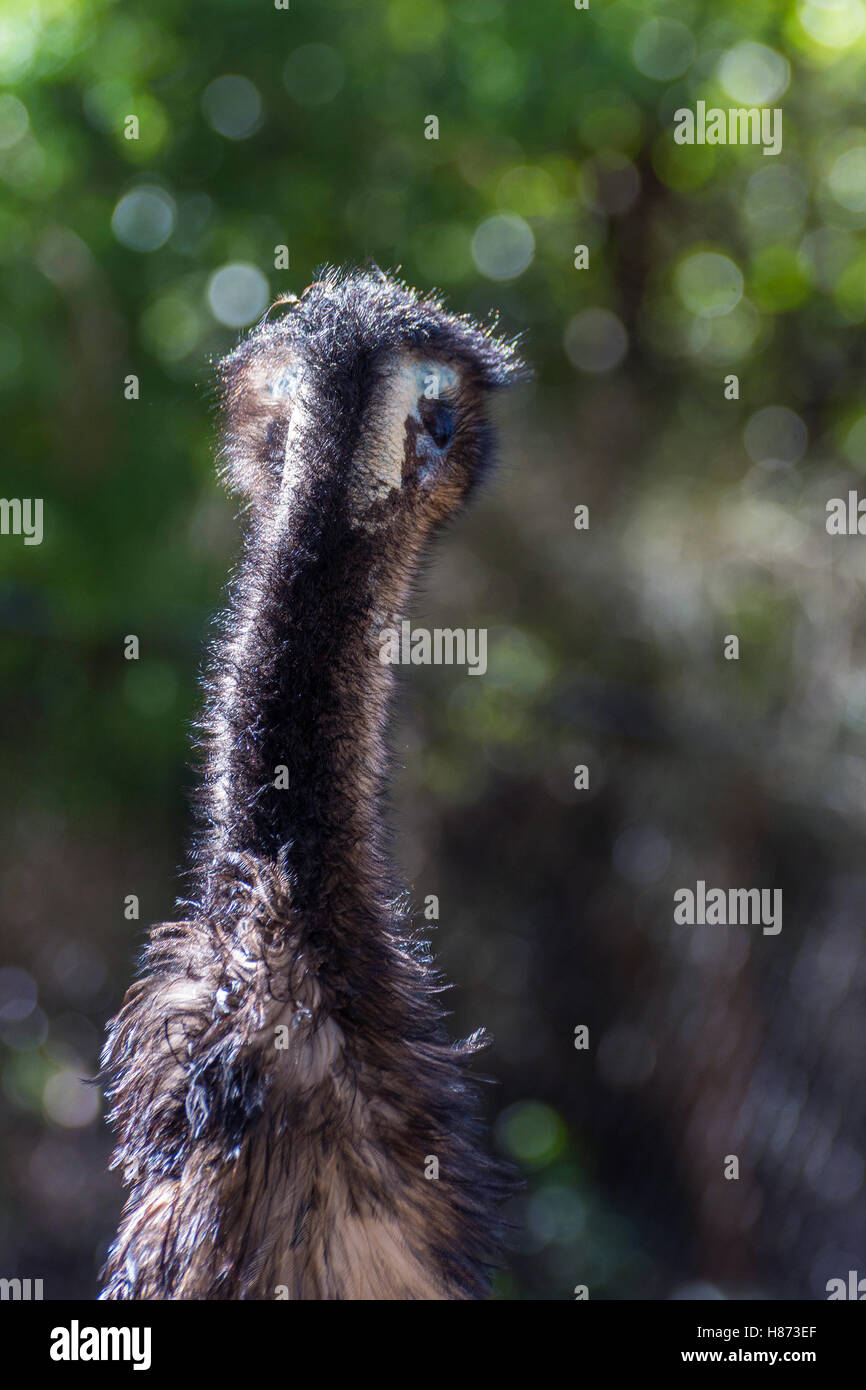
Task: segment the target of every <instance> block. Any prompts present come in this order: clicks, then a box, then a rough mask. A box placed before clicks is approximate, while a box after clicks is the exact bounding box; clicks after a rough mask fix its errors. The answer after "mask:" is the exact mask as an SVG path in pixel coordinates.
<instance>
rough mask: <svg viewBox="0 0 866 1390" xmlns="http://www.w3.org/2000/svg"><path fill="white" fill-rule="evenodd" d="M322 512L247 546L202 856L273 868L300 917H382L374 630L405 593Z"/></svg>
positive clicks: (380, 695) (216, 706) (231, 628)
mask: <svg viewBox="0 0 866 1390" xmlns="http://www.w3.org/2000/svg"><path fill="white" fill-rule="evenodd" d="M320 512H321V508H320V507H317V508H311V509H310V512H309V513H308V515H307V516H306V518H305V517H304V515H303V513H302V514H301V516H300V517H298V516H295V517H294V519H293V521H292V522H291V524H286V523H283V522H281V521H280V517H279V514H278V515H277V516H275V517H270V518H265V519H264V520H262V521H260V522H258V523H257V527H256V530H255V531H254V533H253V534H252V535H251V537H250V539H249V541H248V549H247V555H246V558H245V561H244V564H243V567H242V571H241V575H240V579H239V583H238V586H237V590H236V594H235V599H234V604H233V608H232V611H231V613H230V614H229V620H228V625H227V633H228V634H229V641H228V643H227V645H226V648H225V650H224V652H223V654H222V657H221V659H220V660H219V661H218V671H219V674H218V677H217V680H216V683H215V687H214V696H213V698H212V706H211V718H210V727H211V733H212V739H213V742H212V752H211V760H210V769H209V777H208V783H209V796H208V821H209V824H208V829H207V841H208V842H207V845H206V847H205V848H206V850H207V851H209V853H208V854H207V858H209V859H210V858H212V857H213V856H216V857H217V858H219V856H220V855H221V854H222V853H224V852H226V851H250V852H252V853H254V854H255V855H257V856H259V857H261V858H263V859H268V860H277V859H279V860H280V861H281V863H282V865H283V866H284V868H285V870H286V872H287V873H288V876H289V879H290V882H291V885H292V902H293V909H294V910H295V911H297V912H301V913H314V914H319V913H327V914H328V915H329V916H333V915H334V914H337V913H340V912H345V911H347V910H354V911H358V910H359V909H361V910H365V912H373V913H375V914H376V915H378V913H379V911H380V910H381V907H382V905H383V903H384V900H385V898H386V897H387V896H388V894H389V892H390V884H389V883H387V882H386V881H385V879H386V875H385V873H384V872H383V871H382V866H383V865H384V858H383V855H382V851H381V845H380V838H381V832H380V828H379V827H380V816H379V806H380V801H381V795H382V790H383V777H384V748H383V731H384V726H385V722H386V717H387V710H388V703H389V693H390V689H391V685H392V679H391V675H390V671H389V670H388V668H387V667H385V666H383V665H382V664H381V662H380V661H379V640H378V633H379V630H380V628H381V627H382V626H383V617H382V615H383V611H385V609H386V608H387V609H388V610H389V611H390V610H393V608H394V607H399V608H402V603H403V601H404V599H405V590H406V587H407V584H406V582H405V580H402V581H401V576H400V575H399V574H395V573H393V572H388V571H387V570H386V568H385V566H384V565H383V563H382V561H381V559H380V558H379V557H378V556H377V554H376V551H375V548H374V545H375V543H374V539H373V538H372V537H370V536H368V535H366V534H365V533H363V532H360V533H359V532H357V531H353V530H351V529H350V528H349V527H348V525H340V524H335V523H333V522H330V523H324V522H323V523H319V522H318V521H317V519H316V518H317V515H318V514H320Z"/></svg>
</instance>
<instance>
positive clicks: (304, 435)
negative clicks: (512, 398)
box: [220, 270, 522, 552]
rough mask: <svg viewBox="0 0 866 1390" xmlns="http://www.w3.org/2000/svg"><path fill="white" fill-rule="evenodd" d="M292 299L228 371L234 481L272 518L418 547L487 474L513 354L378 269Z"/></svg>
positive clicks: (228, 447) (228, 456)
mask: <svg viewBox="0 0 866 1390" xmlns="http://www.w3.org/2000/svg"><path fill="white" fill-rule="evenodd" d="M282 303H283V304H286V305H288V307H287V310H286V312H285V313H284V314H283V315H282V316H281V317H279V318H277V319H275V320H274V321H268V318H269V316H266V320H265V321H264V322H263V323H262V324H261V325H260V326H259V327H258V328H257V329H256V330H255V332H253V333H252V334H251V335H250V336H249V337H248V338H247V339H246V341H245V342H243V343H242V344H241V345H240V347H238V348H237V349H236V351H235V352H234V353H232V354H231V356H229V357H228V358H227V359H226V360H225V362H224V363H223V364H222V366H221V368H220V376H221V385H222V394H223V401H224V407H225V416H226V430H225V443H224V454H223V458H224V473H225V475H226V477H227V479H228V482H229V484H230V485H231V486H233V487H234V488H236V489H237V490H239V491H240V492H242V493H243V494H244V495H245V496H246V497H247V498H248V499H249V500H250V502H251V504H252V507H253V509H254V510H257V511H259V512H261V513H263V514H264V515H266V516H270V517H273V516H275V515H279V514H282V515H285V516H286V517H287V518H290V517H291V515H292V514H298V513H300V514H305V515H308V516H309V515H311V514H318V515H319V516H320V517H322V518H327V521H328V525H329V526H330V528H331V532H332V534H333V535H334V536H335V537H336V535H337V532H338V531H342V532H343V534H344V535H345V536H347V537H348V536H349V535H354V536H355V537H357V538H358V539H359V540H360V539H361V538H363V537H367V538H370V539H371V540H372V541H373V544H374V545H376V546H377V547H378V548H380V549H381V548H384V547H386V546H388V545H390V544H392V543H393V544H395V545H398V544H405V545H407V546H408V547H409V548H410V549H411V550H413V551H415V552H417V550H418V548H419V546H420V544H421V542H423V540H424V539H425V537H426V536H427V535H429V534H430V533H431V532H432V531H433V530H434V529H435V528H436V527H437V526H438V525H439V524H441V523H442V522H444V521H445V520H447V518H448V517H450V516H451V515H452V514H453V513H454V512H455V511H457V509H458V508H459V507H460V506H461V504H462V503H463V501H464V500H465V498H466V497H467V496H468V494H469V493H470V492H471V491H472V489H473V487H474V486H475V485H476V483H477V482H478V480H479V479H480V477H481V476H482V474H483V472H484V470H485V466H486V464H487V463H488V461H489V459H490V454H491V443H492V439H491V430H490V426H489V424H488V420H487V415H486V408H485V407H486V397H487V395H488V394H489V392H490V391H491V390H492V389H495V388H498V387H501V386H503V385H505V384H506V383H508V382H509V381H511V380H513V379H514V378H515V377H517V376H519V375H520V374H521V372H522V365H521V363H520V361H519V359H518V358H517V356H516V353H515V350H514V345H513V344H512V343H509V342H505V341H502V340H500V339H497V338H495V337H494V336H492V334H491V333H490V331H489V330H487V329H484V328H481V327H479V326H477V325H476V324H474V323H472V322H470V321H469V320H467V319H465V318H459V317H456V316H454V315H451V314H448V313H447V312H446V311H445V310H444V309H443V308H442V305H441V304H440V303H439V301H438V300H436V299H433V298H431V297H425V298H422V297H419V296H418V295H417V294H416V293H415V292H414V291H412V290H411V289H409V288H408V287H407V286H406V285H404V284H402V283H400V282H398V281H396V280H394V279H391V278H389V277H388V276H386V275H384V274H383V273H382V272H380V271H372V272H358V273H349V274H341V273H339V272H337V271H333V270H331V271H327V272H326V273H325V274H324V275H323V277H322V278H321V279H320V280H318V281H316V283H315V284H313V285H311V286H310V287H309V288H308V289H307V290H305V291H304V294H303V295H302V296H301V298H300V299H292V300H288V301H283V302H282ZM275 307H277V306H275Z"/></svg>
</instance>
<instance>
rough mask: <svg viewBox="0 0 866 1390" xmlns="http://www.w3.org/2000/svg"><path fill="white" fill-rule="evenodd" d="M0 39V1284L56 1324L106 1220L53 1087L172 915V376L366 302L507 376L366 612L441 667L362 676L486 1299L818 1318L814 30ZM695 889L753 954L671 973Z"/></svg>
mask: <svg viewBox="0 0 866 1390" xmlns="http://www.w3.org/2000/svg"><path fill="white" fill-rule="evenodd" d="M0 38H2V42H0V82H2V84H3V86H2V91H0V188H2V205H0V244H2V250H0V257H2V264H0V284H2V298H3V304H4V311H3V314H2V316H0V388H2V393H3V411H4V461H3V469H2V491H3V494H4V496H5V497H7V498H12V497H42V498H43V499H44V540H43V543H42V545H41V546H38V547H37V546H24V545H23V543H22V539H21V538H20V537H15V536H3V537H0V567H2V568H0V622H2V634H3V640H2V643H0V663H2V694H0V701H2V705H0V755H2V785H3V789H4V795H3V806H2V825H0V893H2V911H3V958H2V962H0V966H2V968H0V1036H2V1058H0V1078H2V1104H3V1120H2V1166H0V1183H2V1196H0V1251H2V1253H0V1275H2V1276H4V1277H12V1276H15V1275H20V1276H22V1277H27V1276H30V1277H34V1278H39V1277H41V1278H43V1279H44V1281H45V1283H44V1287H45V1296H46V1297H49V1298H59V1297H65V1296H79V1297H88V1298H89V1297H91V1296H93V1294H94V1293H95V1291H96V1287H97V1283H96V1278H97V1271H98V1268H99V1265H100V1263H101V1260H102V1258H103V1255H104V1252H105V1247H106V1243H107V1241H108V1239H109V1238H110V1236H111V1234H112V1231H113V1227H114V1225H115V1222H116V1220H117V1216H118V1213H119V1209H120V1203H121V1192H120V1186H119V1182H118V1180H117V1179H116V1177H114V1176H112V1175H109V1174H107V1172H106V1160H107V1156H108V1152H109V1137H108V1135H107V1133H106V1130H105V1127H104V1121H103V1117H102V1113H101V1105H100V1098H99V1094H98V1091H97V1089H96V1088H94V1087H92V1086H88V1085H85V1084H84V1083H83V1082H82V1081H81V1078H82V1077H87V1076H92V1075H93V1073H94V1071H95V1069H96V1066H97V1057H98V1053H99V1049H100V1045H101V1038H102V1032H103V1027H104V1023H105V1020H106V1018H107V1017H108V1016H109V1015H110V1014H111V1013H113V1012H114V1011H115V1010H116V1008H117V1006H118V1004H119V1001H120V999H121V996H122V993H123V991H124V989H125V987H126V985H127V983H128V982H129V980H130V978H131V972H132V969H133V963H134V960H135V957H136V954H137V951H138V949H139V947H140V944H141V941H142V938H143V933H144V930H145V928H146V927H147V925H148V924H149V923H151V922H153V921H157V920H160V919H162V918H165V917H168V916H170V915H171V914H172V911H173V900H174V895H175V893H176V892H177V891H178V888H179V879H178V871H179V868H180V866H181V865H182V862H183V852H184V845H185V841H186V836H187V833H188V828H189V818H188V813H187V800H186V798H187V794H188V790H189V785H190V781H191V771H190V752H189V732H190V724H191V721H192V719H193V717H194V713H195V709H196V705H197V699H198V697H197V690H196V680H197V672H198V669H199V664H200V661H201V658H202V654H203V650H204V644H205V641H206V637H207V634H208V626H209V621H210V619H211V616H212V615H213V614H214V613H215V612H216V611H217V610H218V609H219V607H220V605H221V603H222V596H223V586H224V583H225V580H226V576H227V574H228V572H229V569H230V566H231V563H232V560H233V557H234V555H235V554H236V551H237V545H238V534H239V528H238V522H237V519H236V516H235V509H234V506H233V504H232V503H230V502H229V501H228V500H227V499H226V498H225V496H224V495H223V494H222V493H221V492H220V490H219V489H218V486H217V484H216V480H215V476H214V467H213V451H214V424H215V422H214V418H213V409H212V405H213V402H212V393H211V385H210V383H211V365H210V364H211V361H212V360H213V358H214V357H215V356H218V355H220V354H222V353H223V352H225V351H226V350H227V349H229V348H230V347H231V346H232V345H233V344H234V343H235V342H236V341H237V339H238V336H239V334H240V333H241V332H242V331H243V330H244V328H245V327H246V326H247V325H249V324H251V323H252V322H254V321H256V320H257V319H258V317H259V316H260V314H261V312H262V311H263V309H264V307H265V306H266V304H267V303H268V302H269V300H270V299H271V298H272V297H273V296H275V295H276V294H277V293H282V292H286V291H293V292H299V291H300V290H301V289H302V288H303V287H304V286H305V285H306V284H308V283H309V282H310V280H312V279H313V278H314V275H315V272H316V270H317V268H318V267H320V266H321V265H322V264H323V263H325V262H333V263H338V264H342V263H349V262H351V263H359V262H360V263H363V262H364V261H365V260H366V259H367V258H368V257H370V258H373V259H375V260H376V261H377V262H378V263H379V264H380V265H383V266H385V267H389V268H393V267H396V266H399V267H402V271H403V274H404V275H405V276H406V278H408V279H409V280H410V281H412V282H413V283H415V284H418V285H419V286H420V287H422V288H424V289H428V288H430V287H432V286H434V285H435V286H438V287H440V288H441V289H442V290H443V292H444V293H445V294H446V295H447V297H448V300H449V303H450V304H451V305H452V306H453V307H455V308H456V309H458V310H460V311H471V312H474V313H477V314H479V315H482V316H484V315H486V314H487V312H488V311H489V310H491V309H496V310H498V311H499V314H500V316H501V321H502V327H503V329H504V330H505V331H507V332H510V333H516V332H521V333H523V334H524V335H525V338H524V346H525V351H526V354H527V355H528V356H529V358H530V359H531V360H532V362H533V363H534V365H535V367H536V371H537V376H536V380H535V382H534V384H533V385H531V386H527V387H523V388H521V389H520V391H519V393H517V394H515V395H514V396H512V397H511V398H510V399H505V400H503V401H502V403H501V406H500V407H499V408H498V416H499V421H500V424H501V426H502V437H503V454H504V458H503V465H502V468H501V470H500V473H499V475H498V478H497V479H496V480H495V482H494V483H493V484H492V486H491V488H490V489H489V490H488V492H487V493H486V495H485V496H483V497H482V498H481V499H480V500H479V503H478V505H477V506H476V507H475V508H474V509H473V511H472V512H471V513H470V514H469V515H468V516H467V517H466V518H465V520H463V521H462V522H461V523H460V524H459V526H457V527H456V528H454V529H453V531H452V532H451V533H450V534H449V537H448V538H447V540H446V541H445V542H444V543H443V545H442V546H441V547H440V549H439V551H438V554H437V558H436V562H435V564H434V566H433V568H432V570H431V573H430V577H429V582H428V583H427V585H426V587H425V590H424V592H423V594H422V596H421V598H420V600H419V602H418V603H417V605H416V607H415V610H414V611H413V613H412V615H411V616H412V619H413V621H414V622H415V623H416V624H423V625H426V626H428V627H433V626H443V627H446V626H447V627H453V626H459V627H487V628H488V629H489V634H490V635H489V670H488V673H487V675H486V676H485V677H483V678H475V677H468V676H467V675H466V673H465V672H463V671H460V670H455V669H453V668H435V667H426V668H425V667H421V668H410V669H408V670H406V671H405V672H403V673H402V676H401V683H402V702H401V709H400V713H399V716H398V721H397V725H396V729H395V740H394V742H395V749H396V753H397V764H398V773H397V794H396V799H395V811H394V822H395V826H396V829H397V844H398V851H399V856H400V860H401V864H402V866H403V869H404V872H405V875H406V880H407V882H408V883H409V884H411V886H412V895H413V901H414V902H415V903H416V904H417V905H418V906H419V908H420V907H421V906H422V905H423V902H424V899H425V897H427V895H430V894H435V895H436V896H438V898H439V903H440V923H439V927H438V930H437V932H436V937H435V942H434V945H435V949H436V950H437V952H438V953H439V956H440V959H441V962H442V964H443V966H444V968H445V970H446V972H447V974H448V975H449V977H450V978H451V979H452V980H454V981H456V982H457V985H458V988H457V989H455V990H454V991H453V993H452V995H451V996H450V998H451V1007H452V1008H453V1009H454V1019H453V1026H454V1030H455V1033H456V1032H457V1031H458V1030H460V1031H462V1032H465V1031H467V1030H469V1029H471V1028H473V1027H475V1026H476V1025H477V1024H479V1023H481V1022H483V1023H485V1024H487V1025H489V1027H490V1028H491V1030H492V1032H493V1033H494V1035H495V1045H494V1046H493V1048H492V1049H491V1050H490V1051H488V1052H487V1054H486V1055H485V1057H484V1059H483V1063H482V1066H483V1069H484V1070H485V1071H486V1072H487V1073H488V1074H490V1075H492V1076H494V1077H495V1078H496V1081H497V1083H498V1084H497V1085H496V1086H495V1087H489V1088H487V1092H486V1095H487V1102H488V1106H489V1109H490V1116H491V1120H492V1122H493V1125H494V1134H495V1142H496V1143H497V1145H498V1146H499V1147H500V1148H501V1149H502V1150H503V1151H505V1152H506V1153H508V1154H510V1155H511V1156H512V1157H513V1158H514V1159H515V1160H516V1161H517V1162H518V1163H519V1164H520V1165H521V1167H522V1169H523V1171H524V1173H525V1174H526V1179H527V1186H526V1190H525V1193H524V1195H523V1196H522V1197H521V1198H520V1199H519V1200H518V1202H517V1203H516V1205H515V1208H514V1211H513V1216H514V1220H515V1237H514V1247H515V1248H514V1250H513V1252H512V1256H511V1259H510V1262H509V1268H508V1270H507V1271H506V1272H504V1273H503V1275H502V1277H501V1279H500V1282H499V1293H500V1295H501V1296H502V1297H505V1298H524V1299H531V1298H545V1299H567V1298H572V1297H573V1296H574V1295H573V1289H574V1286H575V1285H577V1284H588V1285H589V1288H590V1295H591V1297H593V1298H641V1299H658V1298H671V1297H680V1298H688V1297H706V1298H711V1297H725V1296H750V1297H752V1296H753V1297H767V1296H782V1297H787V1298H821V1297H824V1296H825V1292H824V1290H825V1284H826V1281H827V1280H828V1279H829V1278H832V1277H842V1278H847V1272H848V1270H849V1269H858V1270H859V1271H860V1272H861V1273H866V1239H864V1237H866V1182H864V1152H866V1135H864V1123H863V1094H864V1083H866V1055H864V1054H866V1049H864V1042H866V1036H864V1035H866V1029H864V1023H863V1018H864V1011H863V1003H864V987H866V955H864V936H863V920H864V911H866V864H864V856H863V840H864V830H866V824H864V812H866V741H864V740H866V624H864V614H866V604H864V593H863V589H864V581H866V557H864V545H866V542H864V541H863V539H862V538H858V537H853V538H844V537H835V538H831V537H829V536H828V535H827V533H826V530H825V525H824V521H825V505H826V502H827V500H828V499H829V498H831V497H836V496H842V497H844V496H846V495H847V492H848V490H849V489H854V488H857V487H858V485H861V486H863V478H862V475H863V473H864V470H866V406H864V404H863V401H862V385H863V373H864V360H866V349H864V336H863V321H864V318H866V245H864V240H863V228H864V226H866V83H864V55H866V12H864V6H863V4H862V3H861V0H807V2H806V3H798V4H793V3H791V4H786V3H768V2H767V0H742V2H738V0H715V3H697V2H696V0H668V3H662V2H661V0H660V3H657V4H650V3H646V4H633V3H601V0H598V3H596V0H592V4H591V8H590V9H589V10H588V11H578V10H576V9H574V8H573V7H572V6H571V5H570V4H569V3H567V0H560V3H556V4H551V3H540V2H539V0H537V2H536V3H534V4H532V5H529V4H516V3H511V4H506V3H500V0H453V3H451V4H447V3H445V0H423V2H422V0H386V2H385V3H382V4H378V5H365V4H361V3H357V2H355V3H349V0H339V2H337V3H335V0H330V2H329V3H322V0H317V3H316V4H315V5H313V4H311V3H309V2H308V0H292V5H291V9H290V10H288V11H281V10H277V9H276V8H274V7H270V8H269V6H268V3H265V2H264V0H263V2H262V3H260V4H257V5H249V4H247V5H245V4H242V3H241V0H234V2H233V3H227V0H211V3H209V4H208V5H206V6H204V7H202V6H190V5H188V4H183V3H181V2H180V0H148V3H147V4H144V3H142V0H138V2H137V3H132V4H124V5H120V4H117V3H110V2H109V3H106V0H45V3H43V4H42V5H41V6H39V7H38V8H36V7H31V6H30V5H25V4H22V3H16V0H11V3H8V4H7V5H6V6H5V7H4V14H3V18H2V20H0ZM698 99H703V100H706V101H707V102H708V104H711V105H712V104H716V105H720V106H722V107H723V108H728V107H731V106H751V105H755V104H758V105H767V106H769V107H771V108H772V107H781V108H782V109H783V111H784V126H783V149H782V152H781V153H780V154H779V155H777V156H767V155H764V154H763V153H762V151H761V148H760V147H755V146H735V147H727V146H709V145H703V146H698V145H694V146H678V145H676V144H675V143H674V140H673V113H674V111H675V110H676V109H677V108H679V107H682V106H690V107H694V105H695V103H696V101H697V100H698ZM129 115H136V116H137V117H138V120H139V138H138V139H137V140H129V139H126V138H124V129H125V121H126V118H127V117H128V116H129ZM430 115H436V116H437V117H438V121H439V138H438V140H428V139H425V119H426V118H427V117H428V116H430ZM283 245H284V246H286V247H288V251H289V257H290V267H289V269H288V270H275V269H274V256H275V251H274V248H275V247H277V246H283ZM579 245H586V246H587V247H588V248H589V262H590V263H589V268H588V269H576V268H575V264H574V262H575V250H574V248H575V247H576V246H579ZM131 373H133V374H135V375H137V376H138V377H139V379H140V383H141V388H140V399H139V400H137V401H130V400H126V399H125V398H124V379H125V378H126V377H127V376H128V375H129V374H131ZM732 373H733V374H736V375H737V377H738V378H739V398H738V399H726V398H725V392H724V382H725V378H726V377H728V376H729V375H730V374H732ZM578 504H585V505H587V506H588V507H589V509H590V512H589V515H590V525H589V529H588V530H580V531H579V530H576V529H575V527H574V508H575V507H576V506H577V505H578ZM128 634H136V635H137V636H138V638H139V640H140V644H141V659H140V660H139V661H137V662H134V661H126V660H124V657H123V649H124V638H125V637H126V636H127V635H128ZM728 634H737V635H738V636H739V639H740V659H739V661H726V660H725V659H724V657H723V641H724V638H725V636H726V635H728ZM578 764H586V765H588V767H589V770H590V774H589V775H590V786H589V789H588V790H580V791H578V790H575V788H574V768H575V766H576V765H578ZM699 878H701V879H704V880H705V881H706V882H707V883H708V884H709V885H712V886H722V887H725V888H727V887H753V886H760V887H765V888H773V887H778V888H781V889H782V890H783V894H784V919H783V929H782V932H781V933H780V934H779V935H777V936H765V935H763V934H762V933H761V931H760V929H758V928H755V927H737V926H734V927H683V926H676V925H675V924H674V921H673V893H674V891H675V890H676V889H677V888H679V887H683V886H692V887H694V885H695V882H696V880H697V879H699ZM130 894H134V895H136V896H137V897H138V899H139V901H140V920H138V921H129V920H126V919H125V916H124V901H125V899H126V898H127V896H128V895H130ZM580 1024H586V1025H588V1027H589V1030H590V1047H589V1049H588V1050H586V1051H579V1050H576V1049H575V1046H574V1033H575V1028H576V1027H577V1026H578V1025H580ZM732 1153H733V1154H737V1155H738V1156H739V1158H740V1178H739V1181H737V1182H731V1181H726V1180H725V1178H724V1176H723V1169H724V1158H725V1155H727V1154H732Z"/></svg>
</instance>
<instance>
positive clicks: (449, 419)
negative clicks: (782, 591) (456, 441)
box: [419, 400, 457, 449]
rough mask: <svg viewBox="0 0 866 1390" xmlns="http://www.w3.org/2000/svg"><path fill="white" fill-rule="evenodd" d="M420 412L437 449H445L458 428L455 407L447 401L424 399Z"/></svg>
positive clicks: (425, 427)
mask: <svg viewBox="0 0 866 1390" xmlns="http://www.w3.org/2000/svg"><path fill="white" fill-rule="evenodd" d="M419 413H420V415H421V420H422V422H423V425H424V429H425V430H426V431H427V433H428V435H429V436H430V438H431V439H432V440H433V443H434V444H435V445H436V448H437V449H445V448H446V447H447V446H448V445H449V444H450V443H451V440H452V439H453V438H454V431H455V429H456V428H457V419H456V416H455V412H454V408H453V407H452V406H450V405H448V403H447V402H446V401H428V400H423V401H422V402H421V404H420V406H419Z"/></svg>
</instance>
